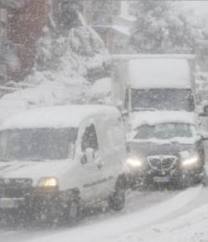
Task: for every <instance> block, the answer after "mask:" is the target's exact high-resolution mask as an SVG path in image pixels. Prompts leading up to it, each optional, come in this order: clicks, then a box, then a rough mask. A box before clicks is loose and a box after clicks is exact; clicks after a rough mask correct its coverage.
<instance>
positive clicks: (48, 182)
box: [38, 177, 58, 188]
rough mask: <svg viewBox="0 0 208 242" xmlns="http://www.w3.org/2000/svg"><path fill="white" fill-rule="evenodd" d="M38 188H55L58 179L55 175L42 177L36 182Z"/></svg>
mask: <svg viewBox="0 0 208 242" xmlns="http://www.w3.org/2000/svg"><path fill="white" fill-rule="evenodd" d="M38 187H40V188H56V187H58V180H57V179H56V178H55V177H43V178H41V179H40V180H39V182H38Z"/></svg>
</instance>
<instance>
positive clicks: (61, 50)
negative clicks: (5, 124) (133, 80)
mask: <svg viewBox="0 0 208 242" xmlns="http://www.w3.org/2000/svg"><path fill="white" fill-rule="evenodd" d="M108 61H109V55H108V53H107V51H106V49H105V48H104V45H103V43H102V42H101V40H100V38H99V37H98V36H97V34H96V33H95V32H93V30H92V29H91V28H88V27H87V26H86V27H79V28H76V29H72V30H71V31H69V33H68V35H66V36H59V37H56V38H54V37H53V36H51V34H50V32H49V31H48V30H47V29H46V30H45V35H44V36H43V38H42V39H40V41H39V43H38V53H37V56H36V65H35V67H34V70H33V72H32V73H31V75H30V76H28V77H27V78H26V79H25V80H24V81H22V82H21V83H20V84H23V86H31V87H28V88H25V89H22V88H20V89H19V90H17V91H15V92H13V93H10V94H7V95H5V96H3V98H1V100H0V122H1V121H2V120H3V119H4V118H7V117H8V116H9V115H11V114H13V113H18V112H20V111H22V110H25V109H28V108H33V107H40V106H54V105H61V104H63V105H65V104H71V103H78V104H79V103H88V102H90V100H91V99H92V96H94V99H96V100H97V99H102V98H105V97H104V96H105V95H107V93H108V92H109V87H108V86H109V80H107V79H103V80H102V81H101V84H99V83H96V84H95V86H94V87H93V88H92V86H93V83H91V82H90V81H89V80H88V79H87V76H88V73H89V72H90V70H91V69H93V68H94V69H96V68H103V69H104V67H105V64H106V62H108ZM95 79H96V77H95ZM105 82H106V83H105ZM19 86H21V85H19ZM106 86H107V87H106ZM91 88H92V89H91ZM100 88H102V91H101V92H100ZM106 88H107V91H105V90H106ZM99 95H101V96H102V97H100V96H99Z"/></svg>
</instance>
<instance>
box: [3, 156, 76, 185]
mask: <svg viewBox="0 0 208 242" xmlns="http://www.w3.org/2000/svg"><path fill="white" fill-rule="evenodd" d="M72 164H73V163H72V160H69V159H68V160H56V161H24V162H23V161H12V162H0V178H29V179H32V181H33V185H36V184H37V182H38V181H39V179H40V178H42V177H56V178H61V177H62V176H63V174H64V173H66V171H67V170H69V169H70V168H71V166H72Z"/></svg>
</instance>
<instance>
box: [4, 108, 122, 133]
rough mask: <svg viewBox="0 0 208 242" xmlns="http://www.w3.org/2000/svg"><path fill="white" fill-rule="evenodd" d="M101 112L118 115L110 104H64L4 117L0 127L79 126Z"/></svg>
mask: <svg viewBox="0 0 208 242" xmlns="http://www.w3.org/2000/svg"><path fill="white" fill-rule="evenodd" d="M96 114H101V115H103V117H104V116H105V115H106V116H109V115H114V116H119V111H118V110H117V109H116V108H115V107H112V106H105V105H66V106H55V107H43V108H34V109H30V110H27V111H23V112H21V113H20V114H16V115H14V116H11V117H9V118H8V119H6V120H5V121H4V122H3V123H2V125H1V129H13V128H15V129H22V128H44V127H53V128H63V127H79V124H80V123H81V122H82V121H84V119H86V118H90V117H92V118H93V115H96Z"/></svg>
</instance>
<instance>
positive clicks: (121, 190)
mask: <svg viewBox="0 0 208 242" xmlns="http://www.w3.org/2000/svg"><path fill="white" fill-rule="evenodd" d="M125 202H126V189H125V180H124V179H123V178H119V179H118V181H117V182H116V187H115V192H114V193H113V195H112V196H111V197H110V198H109V207H110V208H111V209H113V210H115V211H120V210H122V209H123V208H124V206H125Z"/></svg>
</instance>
